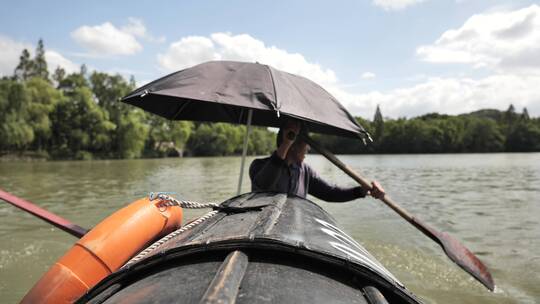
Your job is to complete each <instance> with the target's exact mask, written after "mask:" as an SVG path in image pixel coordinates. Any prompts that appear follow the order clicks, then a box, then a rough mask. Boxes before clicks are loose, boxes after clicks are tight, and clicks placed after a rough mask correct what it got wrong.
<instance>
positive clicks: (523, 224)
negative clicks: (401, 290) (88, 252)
mask: <svg viewBox="0 0 540 304" xmlns="http://www.w3.org/2000/svg"><path fill="white" fill-rule="evenodd" d="M341 159H342V160H343V161H344V162H345V163H347V164H349V165H350V166H351V167H352V168H353V169H355V170H358V171H360V172H361V173H362V174H364V175H365V176H368V177H374V178H376V179H377V180H379V181H380V182H381V183H382V184H383V186H384V187H385V188H386V190H387V192H388V193H389V194H390V195H391V196H392V198H393V199H394V200H395V201H396V202H398V203H399V204H401V205H402V206H403V207H405V208H406V209H407V210H409V211H410V212H411V213H413V214H415V215H417V216H418V217H419V218H420V219H422V220H423V221H425V222H427V223H429V224H431V225H433V226H435V227H437V228H438V229H439V230H444V231H447V232H449V233H451V234H453V235H454V236H456V237H458V239H460V240H461V241H462V242H463V243H464V244H465V245H466V246H467V247H468V248H469V249H471V250H472V251H473V252H475V254H477V255H478V256H479V257H480V258H481V259H482V260H483V261H484V262H485V263H486V264H487V265H488V266H489V267H490V269H491V271H492V274H493V276H494V279H495V282H496V283H497V285H498V289H497V292H496V293H489V292H487V291H486V290H485V289H484V288H483V287H482V286H481V285H480V284H479V283H477V282H476V281H474V280H473V279H471V278H470V277H469V276H468V275H467V274H465V272H463V271H462V270H461V269H460V268H458V267H457V266H455V265H453V264H452V263H451V262H449V260H448V259H447V258H446V256H445V255H444V253H443V252H442V251H441V249H440V248H439V247H438V246H437V245H436V244H434V243H433V242H432V241H431V240H430V239H428V238H427V237H425V236H423V234H421V233H419V232H418V231H416V230H415V228H414V227H412V226H411V225H410V224H408V223H407V222H405V221H404V220H402V219H401V218H399V217H398V216H397V215H396V214H395V213H394V212H393V211H391V210H390V209H389V208H387V207H385V206H384V205H383V204H381V203H378V202H377V201H375V200H372V199H361V200H357V201H354V202H350V203H345V204H330V203H324V202H321V201H318V200H316V199H314V200H315V201H317V202H318V203H320V204H321V205H322V206H323V208H325V209H326V210H328V211H329V212H330V213H331V214H332V215H333V216H334V217H335V218H336V220H337V222H338V223H339V224H340V225H341V226H342V227H343V228H344V230H345V231H347V232H348V233H349V234H350V235H351V236H353V237H354V238H355V239H356V240H358V241H359V242H360V243H362V244H363V245H364V246H365V247H366V248H368V249H369V250H370V251H371V252H372V253H373V254H374V255H375V256H376V257H377V258H378V259H379V260H380V261H381V262H382V263H383V264H384V265H385V266H387V268H388V269H389V270H390V271H392V272H393V273H394V274H395V275H396V276H397V277H398V278H399V279H400V280H401V281H402V282H403V283H404V284H405V285H406V286H407V287H408V288H409V289H411V290H412V291H413V292H414V293H416V294H417V295H419V296H420V297H421V298H423V299H424V300H426V301H427V302H432V303H535V301H536V300H537V299H538V298H540V287H539V286H540V284H539V283H540V241H539V235H540V221H539V219H538V214H540V207H539V203H540V202H539V200H538V196H539V194H540V154H538V153H535V154H465V155H455V154H446V155H382V156H380V155H379V156H377V155H370V156H342V157H341ZM307 161H308V163H310V164H311V165H312V166H313V167H314V168H315V169H316V170H317V171H319V173H320V174H321V175H322V176H323V177H324V178H325V179H327V180H332V181H335V182H336V183H338V184H342V185H353V184H354V183H353V182H352V180H351V179H350V178H348V177H347V176H346V175H344V174H343V173H342V172H340V171H339V170H338V169H336V168H335V167H333V165H331V164H330V163H329V162H328V161H326V160H325V159H323V158H322V157H320V156H316V155H310V156H309V157H308V158H307ZM239 167H240V159H239V158H237V157H226V158H186V159H156V160H116V161H90V162H74V161H72V162H37V163H28V162H11V163H0V188H3V189H5V190H7V191H9V192H12V193H14V194H16V195H18V196H20V197H23V198H26V199H28V200H30V201H32V202H35V203H37V204H39V205H40V206H42V207H44V208H46V209H48V210H50V211H52V212H54V213H57V214H59V215H61V216H63V217H65V218H67V219H69V220H71V221H73V222H75V223H77V224H79V225H81V226H83V227H92V226H93V225H95V224H96V223H98V222H99V221H100V220H101V219H103V218H104V217H106V216H107V215H109V214H110V213H112V212H113V211H114V210H116V209H119V208H120V207H122V206H123V205H125V204H127V203H129V202H131V201H133V200H135V199H137V198H139V197H141V196H145V195H147V193H149V192H152V191H153V192H157V191H162V192H173V193H176V194H175V196H177V197H181V198H184V199H189V200H193V201H201V202H206V201H212V202H221V201H224V200H226V199H227V198H229V197H231V196H233V195H235V192H236V183H237V180H238V171H239ZM246 171H247V168H246ZM244 181H245V182H244V185H243V190H244V191H248V190H249V179H247V178H245V179H244ZM203 213H205V210H199V211H191V210H188V211H187V212H186V217H188V218H190V217H194V216H197V215H200V214H203ZM0 218H1V219H2V220H1V222H0V242H1V244H2V247H1V248H0V302H2V303H13V302H17V301H18V300H20V299H21V297H22V296H23V295H24V293H25V292H26V291H27V290H28V289H29V288H30V287H31V286H32V285H33V283H34V282H35V281H36V280H37V279H38V278H39V277H40V276H41V275H42V274H43V273H44V272H45V271H46V270H47V269H48V267H49V266H50V265H51V264H52V263H53V262H54V261H55V260H56V259H57V258H58V257H60V256H61V255H62V254H63V253H64V252H65V251H66V250H67V249H68V248H69V247H70V246H71V245H72V244H73V242H74V241H75V239H74V238H73V237H71V236H69V235H67V234H66V233H64V232H62V231H59V230H58V229H55V228H51V227H50V226H48V225H47V224H45V223H44V222H42V221H40V220H37V219H35V218H33V217H32V216H30V215H27V214H25V213H23V212H22V211H20V210H18V209H16V208H14V207H12V206H10V205H7V204H0Z"/></svg>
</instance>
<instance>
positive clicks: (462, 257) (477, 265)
mask: <svg viewBox="0 0 540 304" xmlns="http://www.w3.org/2000/svg"><path fill="white" fill-rule="evenodd" d="M301 137H302V139H303V140H304V141H305V142H306V143H307V144H309V145H310V146H311V147H312V148H313V149H315V150H316V151H318V152H319V153H321V154H322V155H324V157H326V158H327V159H328V160H330V161H331V162H332V163H333V164H334V165H336V166H337V167H339V168H340V169H341V170H343V171H344V172H345V173H347V175H349V176H350V177H352V178H353V179H354V180H355V181H357V182H358V183H359V184H360V185H361V186H362V187H363V188H364V189H370V188H371V183H370V182H369V181H368V180H367V179H365V178H364V177H362V176H361V175H360V174H358V173H356V172H354V171H353V170H352V169H351V168H349V167H348V166H347V165H345V164H344V163H343V162H341V161H340V160H339V159H338V158H337V157H336V156H335V155H333V154H332V153H331V152H330V151H328V150H326V149H324V148H323V147H321V146H319V145H318V144H317V143H316V142H315V141H313V139H311V138H310V137H309V136H308V135H307V134H301ZM380 200H381V201H382V202H383V203H385V204H386V205H387V206H388V207H390V208H392V209H393V210H394V211H395V212H397V213H398V214H399V215H400V216H401V217H403V218H404V219H406V220H407V221H408V222H409V223H411V224H413V225H414V226H415V227H416V228H418V229H419V230H420V231H422V232H423V233H424V234H425V235H427V236H428V237H429V238H431V239H432V240H434V241H435V242H437V243H438V244H439V245H440V246H441V247H442V248H443V249H444V252H445V253H446V255H448V257H449V258H450V259H451V260H452V261H454V262H455V263H456V264H458V265H459V266H460V267H461V268H463V269H464V270H465V271H466V272H468V273H469V274H471V275H472V276H473V277H474V278H476V279H477V280H478V281H480V283H482V284H484V286H486V287H487V288H488V289H489V290H491V291H493V290H494V289H495V283H494V282H493V278H492V277H491V274H490V273H489V270H488V269H487V267H486V265H484V264H483V263H482V262H481V261H480V259H478V258H477V257H476V256H475V255H474V254H473V253H472V252H471V251H470V250H469V249H467V248H466V247H465V246H463V245H462V244H461V243H460V242H459V241H458V240H457V239H455V238H454V237H452V236H451V235H449V234H448V233H446V232H439V231H437V230H436V229H435V228H433V227H430V226H428V225H427V224H425V223H423V222H422V221H420V220H419V219H417V218H416V217H414V216H413V215H412V214H410V213H409V212H407V211H406V210H405V209H403V208H401V207H400V206H398V205H397V204H396V203H394V202H393V201H392V199H391V198H390V196H389V195H388V194H385V195H384V196H383V197H382V198H380Z"/></svg>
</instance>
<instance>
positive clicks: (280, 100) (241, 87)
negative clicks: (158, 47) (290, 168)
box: [122, 61, 369, 138]
mask: <svg viewBox="0 0 540 304" xmlns="http://www.w3.org/2000/svg"><path fill="white" fill-rule="evenodd" d="M122 101H123V102H126V103H128V104H131V105H135V106H137V107H140V108H142V109H144V110H146V111H148V112H151V113H155V114H157V115H160V116H163V117H165V118H168V119H172V120H193V121H210V122H228V123H238V124H246V123H247V120H248V119H247V118H248V115H247V114H248V111H247V110H249V109H252V110H253V111H254V112H253V118H252V121H251V123H252V124H254V125H259V126H267V127H280V126H281V124H282V123H283V121H282V118H283V116H285V117H292V118H296V119H300V120H302V121H304V123H305V124H306V126H307V128H308V129H309V130H310V131H311V132H317V133H325V134H333V135H342V136H349V137H358V136H360V137H361V138H365V137H367V138H369V134H367V132H366V131H365V130H364V128H362V126H360V125H359V124H358V123H357V122H356V120H355V119H354V117H352V115H351V114H350V113H349V112H348V111H347V110H346V109H345V108H344V107H343V106H342V105H341V104H340V103H339V102H338V101H337V100H336V98H334V97H333V96H332V95H330V93H328V92H327V91H326V90H324V89H323V88H322V87H320V86H319V85H317V84H316V83H314V82H313V81H311V80H308V79H306V78H304V77H301V76H298V75H293V74H290V73H286V72H283V71H279V70H277V69H274V68H272V67H271V66H268V65H263V64H259V63H248V62H235V61H210V62H206V63H202V64H199V65H196V66H194V67H191V68H188V69H185V70H181V71H178V72H175V73H172V74H170V75H167V76H165V77H163V78H160V79H158V80H156V81H153V82H151V83H149V84H147V85H145V86H143V87H141V88H139V89H137V90H135V91H133V92H132V93H130V94H129V95H127V96H126V97H124V98H123V99H122Z"/></svg>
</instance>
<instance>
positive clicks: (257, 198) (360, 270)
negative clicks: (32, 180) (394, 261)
mask: <svg viewBox="0 0 540 304" xmlns="http://www.w3.org/2000/svg"><path fill="white" fill-rule="evenodd" d="M215 209H216V211H217V212H213V216H211V217H209V218H208V219H207V220H206V221H204V222H202V223H200V224H198V225H194V226H193V228H191V229H189V230H187V231H184V232H183V233H180V234H177V235H175V236H174V237H172V238H168V239H167V241H166V242H163V243H162V244H160V246H159V247H155V246H154V247H155V248H153V250H152V252H150V253H148V254H147V255H146V256H144V257H142V258H141V259H139V260H137V261H136V262H133V261H131V262H129V263H127V265H126V266H124V267H123V268H121V269H120V270H119V271H117V272H115V273H113V274H111V275H109V276H108V277H106V278H105V279H103V280H102V281H101V282H100V283H99V284H98V285H96V286H95V287H93V288H92V289H90V290H89V291H88V292H87V293H86V294H85V295H83V296H82V297H81V298H80V299H79V300H78V301H77V302H78V303H420V301H419V299H418V298H417V297H415V296H414V295H413V294H412V293H411V292H410V291H409V290H407V289H406V288H405V287H404V286H403V284H401V283H400V282H399V280H398V279H397V278H396V277H395V276H394V275H392V274H391V273H390V272H389V271H388V270H386V269H385V268H384V266H382V265H381V264H380V263H379V262H378V261H377V260H376V259H375V258H374V257H373V256H372V255H371V254H370V253H369V252H368V251H367V250H366V249H364V248H363V247H362V246H361V245H360V244H358V243H357V242H356V241H355V240H353V239H352V238H351V237H349V236H348V235H347V234H346V233H345V232H343V231H342V230H340V229H339V228H338V227H337V224H336V222H335V221H334V220H333V219H332V217H331V216H330V215H329V214H328V213H326V212H325V211H324V210H323V209H322V208H321V207H319V206H318V205H316V204H315V203H313V202H311V201H309V200H307V199H303V198H299V197H291V196H287V195H286V194H279V193H247V194H243V195H240V196H237V197H235V198H232V199H230V200H228V201H225V202H224V203H222V204H221V205H219V207H217V208H215Z"/></svg>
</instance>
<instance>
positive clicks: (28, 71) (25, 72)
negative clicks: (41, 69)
mask: <svg viewBox="0 0 540 304" xmlns="http://www.w3.org/2000/svg"><path fill="white" fill-rule="evenodd" d="M33 71H34V61H33V60H32V59H31V58H30V52H28V50H27V49H24V50H23V51H22V53H21V56H20V57H19V64H17V67H16V68H15V72H14V77H15V79H17V80H20V81H25V80H27V79H29V78H30V77H32V73H33Z"/></svg>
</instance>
